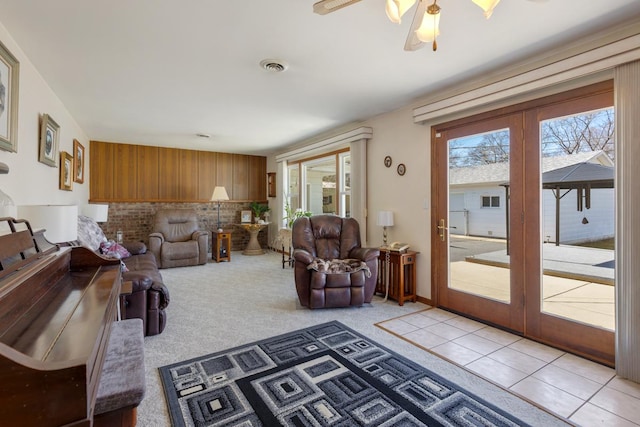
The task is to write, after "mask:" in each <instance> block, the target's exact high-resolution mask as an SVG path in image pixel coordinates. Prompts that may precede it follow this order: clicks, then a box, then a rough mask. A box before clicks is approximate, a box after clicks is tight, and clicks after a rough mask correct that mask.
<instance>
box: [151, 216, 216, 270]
mask: <svg viewBox="0 0 640 427" xmlns="http://www.w3.org/2000/svg"><path fill="white" fill-rule="evenodd" d="M198 227H199V226H198V215H197V214H196V211H195V210H192V209H164V210H159V211H158V212H156V217H155V221H154V226H153V233H151V234H150V235H149V251H150V252H151V253H153V254H154V255H155V256H156V262H157V263H158V267H160V268H170V267H187V266H192V265H203V264H206V263H207V257H208V254H209V233H207V232H206V231H202V230H199V229H198Z"/></svg>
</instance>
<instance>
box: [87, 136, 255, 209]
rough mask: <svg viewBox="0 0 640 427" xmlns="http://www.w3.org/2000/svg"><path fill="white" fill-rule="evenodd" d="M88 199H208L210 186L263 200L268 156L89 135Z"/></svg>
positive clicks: (235, 196)
mask: <svg viewBox="0 0 640 427" xmlns="http://www.w3.org/2000/svg"><path fill="white" fill-rule="evenodd" d="M89 164H90V168H89V180H90V187H89V188H90V195H89V201H91V202H208V201H209V198H210V197H211V193H213V189H214V187H215V186H218V185H219V186H224V187H225V188H226V190H227V193H228V194H229V198H230V199H231V200H234V201H254V200H255V201H266V200H267V158H266V157H263V156H249V155H244V154H229V153H215V152H211V151H196V150H181V149H177V148H163V147H150V146H144V145H132V144H116V143H110V142H101V141H91V145H90V151H89Z"/></svg>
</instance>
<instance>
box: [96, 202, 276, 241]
mask: <svg viewBox="0 0 640 427" xmlns="http://www.w3.org/2000/svg"><path fill="white" fill-rule="evenodd" d="M159 209H194V210H195V211H196V212H197V214H198V221H199V223H200V229H201V230H204V231H209V232H211V231H213V230H215V229H216V225H217V222H218V204H217V203H215V202H211V203H154V202H143V203H109V220H108V221H107V222H105V223H101V224H100V226H101V227H102V230H103V231H104V233H105V234H106V235H107V238H108V239H113V240H116V232H117V231H118V230H120V231H122V234H123V239H124V241H143V242H145V243H149V234H151V233H152V232H153V223H154V218H155V214H156V212H157V211H158V210H159ZM242 210H250V208H249V203H239V202H227V203H225V202H221V203H220V223H221V224H222V228H224V229H225V231H231V232H232V234H231V250H233V251H241V250H243V249H244V248H245V246H246V245H247V243H248V242H249V233H247V232H246V231H245V230H243V229H242V228H240V227H235V226H234V225H233V224H239V223H240V211H242ZM258 241H259V242H260V245H261V246H262V248H263V249H267V248H268V247H269V244H268V242H269V236H268V227H267V228H265V229H264V230H263V231H261V232H260V234H259V235H258ZM209 248H211V234H209ZM209 252H211V249H209Z"/></svg>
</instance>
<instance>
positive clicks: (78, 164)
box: [73, 139, 84, 184]
mask: <svg viewBox="0 0 640 427" xmlns="http://www.w3.org/2000/svg"><path fill="white" fill-rule="evenodd" d="M73 180H74V181H75V182H77V183H78V184H82V183H83V182H84V145H82V144H80V141H78V140H77V139H74V140H73Z"/></svg>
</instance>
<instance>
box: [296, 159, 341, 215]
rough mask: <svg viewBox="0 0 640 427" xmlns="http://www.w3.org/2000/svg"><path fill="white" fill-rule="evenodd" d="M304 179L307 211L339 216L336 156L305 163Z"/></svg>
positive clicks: (315, 213)
mask: <svg viewBox="0 0 640 427" xmlns="http://www.w3.org/2000/svg"><path fill="white" fill-rule="evenodd" d="M302 165H303V177H304V180H305V181H304V186H305V203H306V210H308V211H310V212H313V214H314V215H319V214H337V205H338V201H337V193H336V156H335V155H333V156H330V157H323V158H321V159H316V160H311V161H309V162H305V163H303V164H302Z"/></svg>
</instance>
